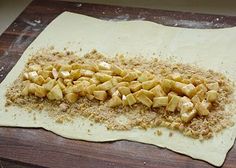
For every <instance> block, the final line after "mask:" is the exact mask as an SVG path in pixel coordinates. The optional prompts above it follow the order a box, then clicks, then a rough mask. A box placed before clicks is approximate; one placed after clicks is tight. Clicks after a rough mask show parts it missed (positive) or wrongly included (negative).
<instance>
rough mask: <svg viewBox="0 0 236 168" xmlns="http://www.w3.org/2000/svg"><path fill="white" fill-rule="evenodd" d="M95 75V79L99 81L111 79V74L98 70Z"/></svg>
mask: <svg viewBox="0 0 236 168" xmlns="http://www.w3.org/2000/svg"><path fill="white" fill-rule="evenodd" d="M95 77H96V78H97V80H99V81H101V82H106V81H109V80H111V79H112V76H111V75H107V74H104V73H100V72H97V73H96V74H95Z"/></svg>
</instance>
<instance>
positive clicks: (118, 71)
mask: <svg viewBox="0 0 236 168" xmlns="http://www.w3.org/2000/svg"><path fill="white" fill-rule="evenodd" d="M111 69H112V71H113V72H114V73H115V74H116V75H121V74H122V72H123V70H122V69H121V68H120V67H119V66H117V65H114V64H113V65H112V66H111Z"/></svg>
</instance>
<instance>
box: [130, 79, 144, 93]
mask: <svg viewBox="0 0 236 168" xmlns="http://www.w3.org/2000/svg"><path fill="white" fill-rule="evenodd" d="M129 88H130V90H131V91H132V92H137V91H139V90H140V89H142V84H141V83H140V82H138V81H133V82H131V83H130V85H129Z"/></svg>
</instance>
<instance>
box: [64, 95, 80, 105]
mask: <svg viewBox="0 0 236 168" xmlns="http://www.w3.org/2000/svg"><path fill="white" fill-rule="evenodd" d="M65 98H66V100H67V101H68V102H70V103H75V102H76V101H77V100H78V99H79V95H78V94H76V93H68V94H66V95H65Z"/></svg>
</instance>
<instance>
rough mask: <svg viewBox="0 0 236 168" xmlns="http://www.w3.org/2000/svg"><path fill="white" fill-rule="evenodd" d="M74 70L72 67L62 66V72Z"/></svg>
mask: <svg viewBox="0 0 236 168" xmlns="http://www.w3.org/2000/svg"><path fill="white" fill-rule="evenodd" d="M71 70H72V66H71V65H68V64H65V65H61V67H60V71H71Z"/></svg>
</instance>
